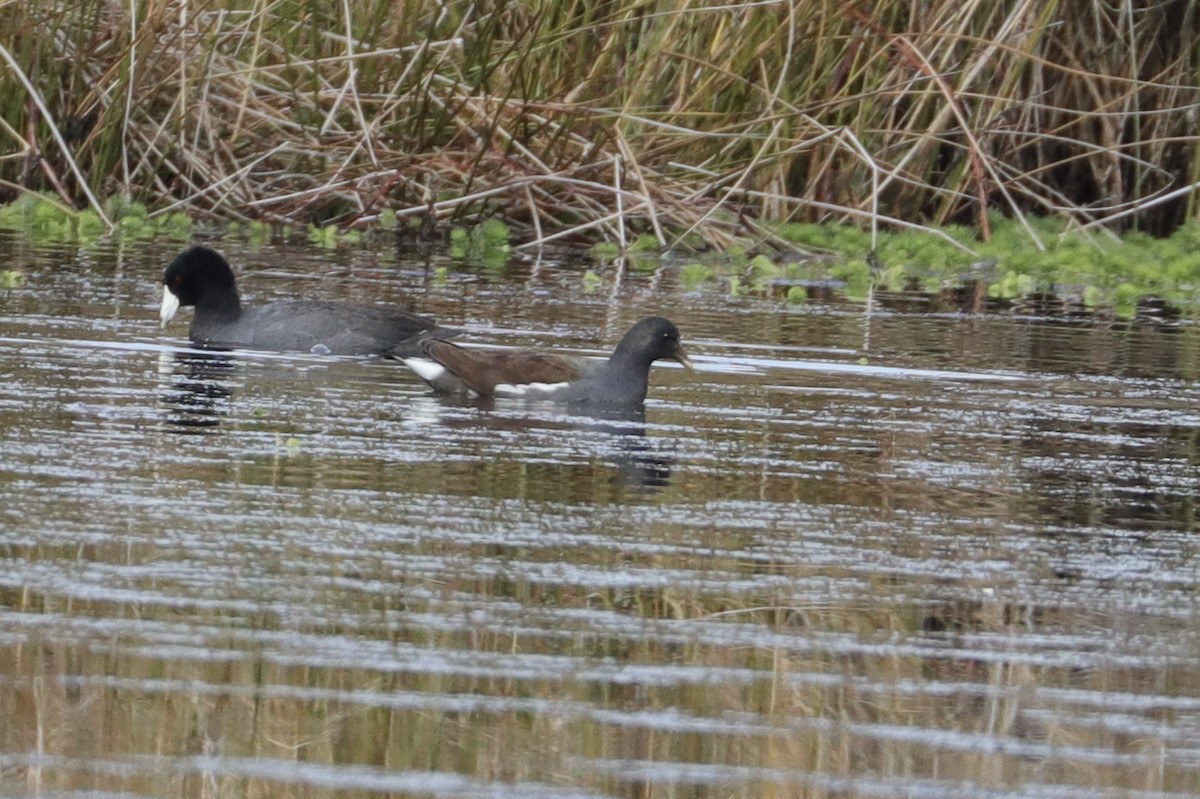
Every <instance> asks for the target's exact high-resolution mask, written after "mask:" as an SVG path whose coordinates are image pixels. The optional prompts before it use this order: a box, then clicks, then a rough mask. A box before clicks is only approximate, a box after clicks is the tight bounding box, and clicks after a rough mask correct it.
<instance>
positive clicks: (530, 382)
mask: <svg viewBox="0 0 1200 799" xmlns="http://www.w3.org/2000/svg"><path fill="white" fill-rule="evenodd" d="M420 347H421V350H422V355H421V356H416V357H405V358H404V359H403V360H404V363H405V364H407V365H408V367H409V368H410V369H412V370H413V371H414V372H416V374H417V376H418V377H420V378H421V379H422V380H424V381H425V382H426V383H428V384H429V385H430V386H432V387H433V389H434V390H435V391H438V392H440V393H445V394H468V395H470V396H479V397H524V398H526V399H538V400H551V401H554V402H569V403H575V404H588V405H595V406H630V405H639V404H641V403H642V402H643V401H644V400H645V399H646V391H647V388H648V387H649V381H650V365H651V364H652V363H654V361H656V360H659V359H669V360H673V361H678V362H679V363H681V364H683V366H684V367H685V368H687V369H689V370H690V369H691V368H692V363H691V361H689V360H688V357H687V353H685V352H684V350H683V346H682V345H681V344H680V342H679V330H678V328H676V327H675V325H674V324H673V323H672V322H671V321H670V320H669V319H664V318H662V317H661V316H650V317H647V318H645V319H642V320H641V321H640V322H638V323H637V324H635V325H634V326H633V327H631V328H630V329H629V332H627V333H626V334H625V337H624V338H622V339H621V343H620V344H618V345H617V348H616V350H614V351H613V354H612V355H611V356H609V358H608V360H607V361H604V362H602V363H595V362H591V363H589V362H588V361H586V360H584V359H581V358H572V357H569V356H564V355H558V354H553V353H544V352H536V351H531V350H496V349H482V348H467V347H460V346H458V345H457V344H452V343H450V342H449V341H442V340H438V339H436V338H424V339H422V340H421V342H420Z"/></svg>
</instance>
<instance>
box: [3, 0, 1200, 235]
mask: <svg viewBox="0 0 1200 799" xmlns="http://www.w3.org/2000/svg"><path fill="white" fill-rule="evenodd" d="M0 25H2V26H3V27H2V28H0V31H2V32H0V45H2V47H3V51H2V52H0V56H3V63H4V68H3V70H2V71H0V90H2V91H0V107H2V111H3V113H2V115H0V116H2V119H0V143H2V144H0V181H2V184H0V189H3V190H5V191H7V193H8V194H9V195H12V194H14V193H17V192H20V191H23V190H29V189H36V190H48V191H53V192H56V193H58V194H59V195H61V196H62V197H63V198H64V199H65V200H68V201H70V202H72V203H74V204H76V205H77V206H78V205H83V204H93V205H98V204H99V202H100V200H99V199H98V198H100V197H103V196H104V195H111V194H122V195H127V196H130V197H132V198H133V199H136V200H139V201H142V202H147V203H149V204H151V205H152V206H153V207H155V208H156V209H159V210H163V209H167V208H179V207H184V208H186V209H189V210H190V211H192V212H194V213H196V214H203V215H210V216H212V217H216V218H222V219H239V218H240V219H246V218H257V219H265V220H275V221H284V222H319V223H322V224H327V223H336V224H340V225H344V226H353V225H365V224H370V223H371V222H372V221H373V220H375V219H377V218H378V217H379V215H380V214H381V213H382V212H384V211H394V212H395V213H396V214H397V215H399V216H400V217H413V218H417V219H421V220H432V221H433V222H435V223H445V222H448V221H468V222H469V221H474V220H478V219H481V218H487V217H492V216H499V217H501V218H503V219H505V220H506V221H508V222H509V223H510V224H512V225H515V226H516V227H517V228H518V231H519V233H520V235H521V236H522V237H523V238H524V239H525V240H526V241H527V242H528V243H530V244H537V243H542V242H547V241H552V240H556V239H575V240H579V239H590V240H594V239H597V238H606V239H609V240H611V241H616V242H621V243H624V242H627V241H629V240H631V239H632V238H633V237H634V236H636V235H642V234H651V235H653V236H655V237H656V238H657V239H658V240H659V242H660V243H662V244H664V245H674V244H678V243H679V242H681V241H684V242H691V243H697V244H699V243H704V244H708V245H716V246H724V245H729V244H732V243H743V244H746V243H750V244H753V243H759V242H763V241H768V242H769V241H772V240H773V239H772V235H771V232H770V231H771V229H772V227H773V224H774V223H775V222H777V221H781V220H794V219H804V220H824V219H843V220H844V219H853V220H859V221H862V222H867V221H871V222H873V223H878V222H882V223H884V224H886V223H888V222H889V221H890V220H891V221H895V220H901V221H905V222H908V223H920V224H945V223H951V222H957V223H968V224H975V225H977V227H978V229H979V231H980V234H981V235H982V236H983V237H987V235H988V227H987V220H988V213H989V212H990V211H999V212H1002V213H1004V214H1008V215H1012V216H1016V217H1019V218H1023V217H1024V216H1026V215H1029V214H1059V215H1066V216H1069V217H1071V218H1073V219H1075V220H1078V222H1079V223H1080V224H1082V225H1093V226H1106V227H1126V226H1130V225H1135V226H1138V227H1141V228H1143V229H1148V230H1150V231H1151V232H1155V233H1165V232H1168V231H1170V230H1171V229H1173V228H1174V227H1176V226H1178V225H1179V224H1180V223H1181V222H1183V221H1184V220H1185V219H1187V218H1189V217H1195V216H1196V215H1197V213H1198V212H1197V206H1196V203H1195V199H1194V191H1193V190H1194V188H1195V187H1196V186H1197V185H1198V181H1200V157H1198V155H1200V134H1198V132H1197V115H1198V114H1200V47H1198V46H1197V44H1196V42H1197V41H1200V21H1198V20H1197V12H1196V10H1195V9H1194V7H1193V4H1192V3H1190V2H1188V0H1166V1H1165V2H1160V3H1156V4H1152V5H1148V6H1147V5H1145V4H1140V3H1134V2H1132V0H1117V1H1116V2H1111V0H1110V1H1108V2H1102V1H1101V0H1051V2H1042V1H1041V0H1039V1H1038V2H1034V0H1009V1H1008V2H997V0H930V2H927V3H920V4H913V3H900V2H883V3H874V4H856V3H846V2H842V1H840V0H817V1H816V2H804V1H802V0H760V1H758V2H745V3H726V4H717V3H712V2H708V1H707V0H705V1H704V2H700V1H699V0H685V2H678V0H671V2H665V1H664V0H609V1H608V2H594V1H593V0H588V1H587V2H585V1H584V0H554V1H553V2H551V1H550V0H524V1H523V2H488V1H487V0H481V1H480V2H466V0H443V2H440V3H439V2H432V1H429V0H334V2H329V0H323V1H322V2H317V1H316V0H209V1H208V2H205V1H204V0H199V1H198V2H197V1H196V0H190V1H189V0H173V1H171V2H167V1H165V0H126V2H123V3H118V2H110V0H78V1H76V2H62V1H60V2H51V1H50V0H30V1H29V2H22V3H17V2H7V3H0ZM1030 235H1031V236H1035V234H1034V232H1033V229H1032V228H1031V229H1030Z"/></svg>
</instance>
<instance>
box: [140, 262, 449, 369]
mask: <svg viewBox="0 0 1200 799" xmlns="http://www.w3.org/2000/svg"><path fill="white" fill-rule="evenodd" d="M181 305H192V306H195V308H196V312H195V315H194V316H193V317H192V327H191V330H190V331H189V335H190V337H191V339H192V342H193V343H194V344H196V345H197V346H199V347H205V348H209V349H252V350H272V351H277V352H316V353H332V354H334V355H397V356H403V355H410V354H418V353H419V352H420V350H419V348H418V346H417V345H418V338H420V337H429V338H431V339H438V338H444V337H448V336H451V335H453V334H454V332H455V331H452V330H449V329H447V328H444V327H438V326H437V325H436V324H435V323H434V321H433V320H432V319H430V318H428V317H425V316H417V315H416V314H411V313H408V312H407V311H403V310H400V309H399V308H392V307H388V306H383V305H350V304H348V303H342V302H322V301H319V300H304V301H294V302H272V303H268V304H267V305H261V306H259V307H257V308H244V307H242V303H241V300H240V299H239V297H238V290H237V284H236V283H235V282H234V277H233V270H232V269H230V268H229V262H228V261H226V260H225V258H224V257H223V256H222V255H221V254H220V253H219V252H217V251H216V250H213V249H210V248H208V247H202V246H196V247H192V248H190V249H187V250H184V251H183V252H182V253H180V254H179V255H178V256H176V258H175V260H174V261H172V262H171V264H170V266H168V267H167V268H166V271H164V272H163V300H162V309H161V311H160V316H161V317H162V324H163V327H166V326H167V322H169V321H171V319H172V317H174V316H175V312H176V311H178V310H179V307H180V306H181Z"/></svg>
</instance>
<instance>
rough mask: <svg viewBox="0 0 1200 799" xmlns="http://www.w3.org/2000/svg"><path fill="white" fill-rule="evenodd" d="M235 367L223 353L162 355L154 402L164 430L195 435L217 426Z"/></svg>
mask: <svg viewBox="0 0 1200 799" xmlns="http://www.w3.org/2000/svg"><path fill="white" fill-rule="evenodd" d="M235 366H236V363H235V361H234V359H233V358H232V357H230V356H229V355H226V354H223V353H208V352H194V351H189V352H164V353H163V354H162V355H161V356H160V358H159V363H158V371H159V376H160V378H161V380H162V382H161V384H160V386H161V389H160V393H159V396H158V402H159V410H160V411H161V412H162V419H163V421H164V422H165V423H166V424H167V425H169V426H170V427H169V428H168V429H170V430H172V431H173V432H177V433H199V432H203V431H204V430H207V429H209V428H213V427H216V426H217V425H219V424H220V423H221V420H222V419H223V418H225V417H226V416H228V415H229V409H230V406H231V404H232V400H233V391H232V389H231V387H230V386H231V378H232V377H233V374H234V369H235Z"/></svg>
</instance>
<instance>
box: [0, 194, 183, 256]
mask: <svg viewBox="0 0 1200 799" xmlns="http://www.w3.org/2000/svg"><path fill="white" fill-rule="evenodd" d="M104 214H105V216H107V217H108V219H109V221H110V222H111V223H112V225H113V227H112V229H111V230H109V228H108V226H107V225H106V224H105V222H104V220H103V219H102V218H101V216H100V214H99V213H97V211H96V210H95V209H94V208H85V209H84V210H82V211H75V210H73V209H71V208H68V207H67V206H66V205H64V204H63V203H62V201H61V200H59V199H58V198H57V197H55V196H53V195H50V194H37V193H32V192H28V193H25V194H22V195H21V196H20V197H18V198H17V199H16V200H14V201H13V202H11V203H9V204H7V205H4V206H0V227H3V228H7V229H9V230H14V231H17V232H19V233H21V234H22V235H23V236H25V237H27V238H28V239H30V240H31V241H34V242H38V243H60V242H78V243H80V244H90V243H92V242H94V241H97V240H100V239H105V238H111V239H115V240H117V241H143V240H148V239H154V238H171V239H177V240H186V239H187V238H188V236H189V235H190V233H191V226H192V222H191V219H190V218H189V217H188V216H187V215H186V214H183V213H162V214H158V215H152V214H151V213H150V212H149V210H148V209H147V208H146V206H144V205H142V204H141V203H135V202H131V201H130V200H129V199H127V198H125V197H121V196H119V195H117V196H113V197H110V198H109V199H108V200H107V201H105V203H104Z"/></svg>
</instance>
